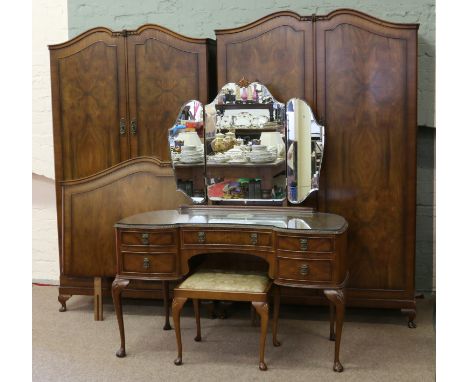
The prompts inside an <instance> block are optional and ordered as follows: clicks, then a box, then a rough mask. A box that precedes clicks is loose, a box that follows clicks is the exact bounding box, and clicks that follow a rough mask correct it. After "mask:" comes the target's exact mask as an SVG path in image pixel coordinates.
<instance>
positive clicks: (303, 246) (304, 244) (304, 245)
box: [299, 239, 308, 251]
mask: <svg viewBox="0 0 468 382" xmlns="http://www.w3.org/2000/svg"><path fill="white" fill-rule="evenodd" d="M299 243H300V244H301V251H307V247H308V245H307V239H301V240H300V241H299Z"/></svg>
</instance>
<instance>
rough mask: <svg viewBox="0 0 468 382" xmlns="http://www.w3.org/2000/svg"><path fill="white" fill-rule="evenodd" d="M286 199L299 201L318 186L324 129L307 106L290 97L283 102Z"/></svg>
mask: <svg viewBox="0 0 468 382" xmlns="http://www.w3.org/2000/svg"><path fill="white" fill-rule="evenodd" d="M286 130H287V143H286V150H287V182H288V200H289V201H290V202H291V203H302V202H303V201H304V200H305V199H306V198H307V196H309V194H311V193H312V192H313V191H316V190H318V185H319V176H320V167H321V163H322V157H323V148H324V144H325V131H324V130H325V129H324V127H323V126H321V125H320V124H318V123H317V121H316V120H315V118H314V114H313V113H312V109H311V108H310V106H309V105H308V104H307V103H306V102H304V101H303V100H301V99H297V98H293V99H291V100H289V101H288V103H287V105H286Z"/></svg>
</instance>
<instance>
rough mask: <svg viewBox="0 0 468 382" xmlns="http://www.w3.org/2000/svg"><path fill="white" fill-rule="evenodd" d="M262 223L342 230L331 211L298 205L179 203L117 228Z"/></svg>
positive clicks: (127, 220) (342, 222) (332, 231)
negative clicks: (234, 205) (178, 206)
mask: <svg viewBox="0 0 468 382" xmlns="http://www.w3.org/2000/svg"><path fill="white" fill-rule="evenodd" d="M193 225H196V226H201V225H210V226H211V225H218V226H233V225H241V226H249V227H252V226H257V227H261V226H266V227H274V228H276V229H278V230H287V231H290V230H295V231H307V232H318V233H329V234H339V233H342V232H344V231H345V230H346V228H347V226H348V223H347V222H346V220H345V219H344V218H343V217H341V216H339V215H334V214H328V213H318V212H313V211H311V210H310V209H306V208H298V207H274V208H264V207H263V208H262V207H247V206H241V207H224V206H222V207H218V206H200V207H189V206H183V207H180V208H179V209H177V210H163V211H150V212H144V213H141V214H138V215H133V216H130V217H127V218H124V219H122V220H120V221H119V222H117V223H116V224H115V227H117V228H139V227H141V228H144V227H155V226H193Z"/></svg>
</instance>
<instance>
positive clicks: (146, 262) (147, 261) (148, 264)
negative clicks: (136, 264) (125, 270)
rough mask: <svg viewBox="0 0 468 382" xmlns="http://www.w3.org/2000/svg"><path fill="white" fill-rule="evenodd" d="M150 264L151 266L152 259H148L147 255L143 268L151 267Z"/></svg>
mask: <svg viewBox="0 0 468 382" xmlns="http://www.w3.org/2000/svg"><path fill="white" fill-rule="evenodd" d="M150 266H151V261H150V259H148V258H147V257H145V258H144V259H143V268H145V269H149V268H150Z"/></svg>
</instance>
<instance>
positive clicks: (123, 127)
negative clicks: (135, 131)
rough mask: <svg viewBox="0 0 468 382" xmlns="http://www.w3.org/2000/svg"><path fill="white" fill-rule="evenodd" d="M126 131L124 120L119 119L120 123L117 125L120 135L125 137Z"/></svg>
mask: <svg viewBox="0 0 468 382" xmlns="http://www.w3.org/2000/svg"><path fill="white" fill-rule="evenodd" d="M126 131H127V128H126V125H125V118H120V123H119V132H120V135H125V132H126Z"/></svg>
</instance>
